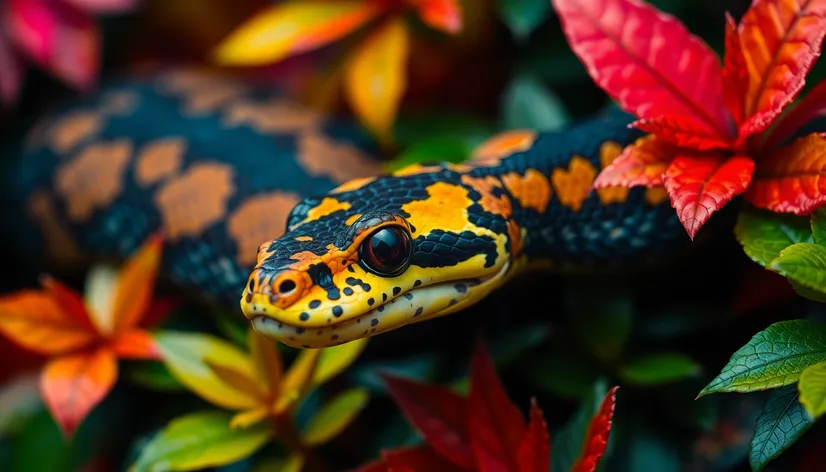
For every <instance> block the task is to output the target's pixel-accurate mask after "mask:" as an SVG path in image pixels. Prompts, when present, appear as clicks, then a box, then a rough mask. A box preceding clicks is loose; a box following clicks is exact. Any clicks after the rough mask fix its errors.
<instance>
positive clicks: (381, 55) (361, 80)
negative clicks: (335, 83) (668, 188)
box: [344, 17, 410, 142]
mask: <svg viewBox="0 0 826 472" xmlns="http://www.w3.org/2000/svg"><path fill="white" fill-rule="evenodd" d="M409 42H410V38H409V33H408V31H407V27H406V26H405V24H404V19H403V18H400V17H399V18H394V19H392V20H389V21H388V22H387V24H386V25H384V26H383V27H381V28H379V29H378V30H377V31H376V32H374V33H373V35H372V36H370V37H369V38H367V39H366V40H365V41H364V42H363V43H362V44H361V45H359V46H358V48H357V49H356V51H354V52H353V53H351V56H350V58H349V59H348V61H347V63H346V64H345V66H344V67H345V69H344V86H345V90H346V95H347V98H348V100H349V102H350V105H351V106H352V107H353V109H354V111H355V112H356V114H357V115H358V116H359V119H360V120H361V121H362V122H363V123H364V124H365V126H367V128H369V129H370V131H372V132H373V133H374V134H375V135H376V136H377V137H378V138H379V139H381V140H383V141H384V142H388V141H389V140H390V130H391V126H392V125H393V122H394V121H395V120H396V113H397V112H398V109H399V103H400V102H401V98H402V95H403V94H404V91H405V89H406V88H407V57H408V52H409V51H408V49H409V46H410V45H409Z"/></svg>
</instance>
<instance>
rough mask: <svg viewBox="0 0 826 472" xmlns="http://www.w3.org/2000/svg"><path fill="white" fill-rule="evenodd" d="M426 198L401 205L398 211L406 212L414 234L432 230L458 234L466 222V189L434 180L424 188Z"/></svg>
mask: <svg viewBox="0 0 826 472" xmlns="http://www.w3.org/2000/svg"><path fill="white" fill-rule="evenodd" d="M425 190H426V191H427V194H428V198H426V199H424V200H414V201H412V202H409V203H405V204H404V205H402V207H401V210H402V211H403V212H405V213H407V214H409V215H410V217H409V218H407V221H408V222H409V223H410V225H411V226H413V227H414V228H416V234H422V233H428V232H429V231H430V230H432V229H440V230H442V231H445V232H455V233H461V232H462V231H464V230H465V229H467V228H468V225H469V224H470V223H469V222H468V220H467V208H468V207H469V206H470V204H471V203H472V202H471V200H470V198H468V190H467V189H466V188H464V187H461V186H459V185H454V184H449V183H447V182H436V183H434V184H431V185H429V186H427V188H426V189H425Z"/></svg>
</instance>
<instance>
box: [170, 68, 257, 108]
mask: <svg viewBox="0 0 826 472" xmlns="http://www.w3.org/2000/svg"><path fill="white" fill-rule="evenodd" d="M158 88H159V89H160V90H161V92H162V93H167V94H173V95H179V96H180V97H181V98H183V102H184V105H183V112H184V114H194V115H200V114H205V113H210V112H213V111H215V110H217V109H219V108H221V107H223V106H224V105H227V104H228V103H231V102H232V101H234V100H235V99H237V98H239V97H241V96H242V95H244V94H245V93H246V92H247V91H248V89H247V87H245V86H244V85H242V84H241V83H240V82H238V81H235V80H232V79H231V78H230V77H222V76H220V75H218V74H210V73H205V72H199V71H196V70H186V69H184V70H178V71H174V72H170V73H168V74H166V75H164V76H163V77H161V78H160V79H159V80H158Z"/></svg>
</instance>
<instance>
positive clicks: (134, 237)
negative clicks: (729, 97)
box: [6, 71, 688, 348]
mask: <svg viewBox="0 0 826 472" xmlns="http://www.w3.org/2000/svg"><path fill="white" fill-rule="evenodd" d="M631 118H632V117H630V116H628V115H625V114H623V113H620V112H616V113H608V114H605V115H602V116H595V117H593V118H591V119H588V120H585V121H582V122H579V123H576V124H574V125H573V126H571V127H570V128H568V129H566V130H564V131H561V132H537V131H532V130H523V131H508V132H504V133H502V134H499V135H497V136H494V137H492V138H491V139H490V140H488V141H487V142H485V143H484V144H483V145H481V146H480V147H479V148H478V149H477V150H476V152H475V154H474V157H473V159H472V160H470V161H468V162H466V163H463V164H447V163H438V160H439V156H433V158H434V162H437V163H435V164H432V165H424V164H421V165H413V166H410V167H407V168H405V169H402V170H400V171H397V172H394V173H392V174H389V175H387V174H384V173H382V171H381V166H380V163H379V161H378V159H376V158H373V157H371V156H372V155H373V149H372V142H371V140H370V138H369V136H368V135H367V134H365V133H364V132H363V131H361V129H360V128H359V127H358V126H357V125H355V123H352V122H350V121H346V120H334V119H330V118H328V117H324V116H321V115H319V114H317V113H315V112H312V111H309V110H308V109H306V108H303V107H301V106H299V105H298V104H296V103H295V102H292V101H290V100H289V99H287V98H284V97H283V96H280V95H278V94H276V93H274V92H271V91H266V90H262V89H258V88H255V87H253V86H252V85H250V84H248V83H242V82H239V81H237V80H233V79H228V78H223V77H215V76H208V75H203V74H200V73H194V72H187V71H173V72H167V73H162V74H158V75H154V76H148V77H131V78H129V79H125V80H120V81H115V82H114V83H112V84H111V85H109V86H107V87H103V88H101V89H100V91H99V92H97V93H96V94H94V95H93V96H89V97H86V98H85V99H83V100H82V101H81V102H80V103H74V104H71V105H69V106H67V107H64V108H63V109H62V110H60V111H59V112H58V113H56V114H54V115H52V116H50V117H47V118H46V119H44V120H43V121H42V122H41V123H40V124H39V125H37V126H35V128H34V129H33V130H32V131H31V133H30V134H29V136H28V137H27V139H26V143H25V144H24V148H23V150H22V151H21V152H20V154H19V156H18V158H17V159H16V160H15V162H14V169H13V171H12V172H11V173H10V178H11V181H10V184H9V186H8V188H7V189H6V190H7V191H10V192H11V193H12V196H13V197H14V198H15V199H16V200H17V201H18V202H19V205H20V208H21V209H23V210H24V212H25V215H24V218H22V219H21V222H20V225H19V229H18V230H17V231H16V234H17V235H18V236H19V239H18V241H17V244H18V245H19V246H20V247H21V248H28V249H30V250H32V251H34V252H38V251H44V252H45V253H46V254H50V255H51V258H52V259H54V258H58V257H62V258H65V257H66V256H69V255H91V256H104V255H117V256H120V257H126V256H128V255H129V254H131V253H132V252H133V251H135V250H136V248H137V247H138V246H139V245H140V244H141V243H142V242H143V241H145V240H146V238H148V237H149V236H150V235H151V234H153V233H154V232H156V231H158V230H160V231H162V233H163V235H164V239H165V249H164V251H165V252H164V259H163V260H164V263H163V264H164V265H163V270H164V273H165V274H166V275H167V276H168V277H169V278H170V279H171V280H172V281H174V282H175V283H177V284H179V285H180V286H182V287H186V288H189V289H192V290H194V291H197V292H199V293H201V294H203V295H206V296H207V297H210V298H212V299H215V300H217V301H218V302H220V303H224V304H226V305H227V306H231V307H237V306H238V301H239V298H240V300H241V307H242V311H243V312H244V314H245V315H246V316H247V317H248V318H249V319H250V320H251V322H252V324H253V326H254V327H255V328H256V329H257V330H258V331H259V332H261V333H262V334H264V335H266V336H268V337H271V338H273V339H277V340H279V341H282V342H284V343H287V344H289V345H292V346H296V347H309V348H317V347H324V346H329V345H334V344H341V343H343V342H347V341H351V340H354V339H358V338H361V337H365V336H372V335H375V334H378V333H381V332H386V331H389V330H392V329H396V328H398V327H401V326H404V325H406V324H409V323H412V322H418V321H421V320H426V319H431V318H434V317H437V316H443V315H446V314H448V313H452V312H455V311H457V310H460V309H462V308H464V307H466V306H468V305H470V304H473V303H476V302H478V301H479V300H482V299H483V298H484V297H485V296H486V295H487V294H488V293H490V292H491V291H492V290H494V289H496V288H498V287H500V286H502V285H503V284H504V283H505V282H506V281H507V280H509V279H510V278H511V277H512V276H513V275H514V274H516V273H519V272H521V271H522V270H523V269H525V268H529V267H531V266H537V267H539V266H546V267H568V266H576V267H603V266H611V265H614V266H616V265H619V266H624V265H628V264H633V263H635V262H638V261H641V260H644V259H645V258H647V257H649V256H653V255H658V254H662V253H667V252H668V251H670V250H672V249H673V248H674V247H676V246H679V245H683V244H685V243H686V242H687V241H688V237H687V236H686V235H685V232H684V230H683V229H682V227H681V225H680V224H679V221H678V220H677V218H676V216H675V215H674V210H673V209H672V208H671V206H670V204H669V202H668V199H667V198H665V195H664V194H663V193H662V191H661V190H659V189H645V188H635V189H630V190H629V189H620V188H610V189H602V190H592V189H591V184H592V182H593V179H594V178H595V177H596V175H597V173H598V172H599V170H600V169H602V168H603V167H604V166H605V165H607V164H608V163H610V162H611V160H613V158H615V157H616V156H617V155H618V154H619V153H620V151H621V149H622V148H623V147H624V146H625V145H626V144H629V143H631V142H633V141H634V140H635V139H638V138H639V137H640V136H641V135H640V133H639V132H638V131H636V130H633V129H629V128H628V126H627V125H628V123H630V122H631ZM236 309H237V308H236Z"/></svg>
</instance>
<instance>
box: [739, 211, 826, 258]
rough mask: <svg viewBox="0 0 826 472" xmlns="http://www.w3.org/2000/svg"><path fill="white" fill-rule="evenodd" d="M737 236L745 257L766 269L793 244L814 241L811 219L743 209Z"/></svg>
mask: <svg viewBox="0 0 826 472" xmlns="http://www.w3.org/2000/svg"><path fill="white" fill-rule="evenodd" d="M734 235H735V236H736V237H737V240H738V241H739V242H740V244H741V245H742V246H743V251H744V252H745V253H746V255H747V256H749V257H750V258H751V259H752V260H753V261H755V262H757V263H758V264H760V265H761V266H763V267H765V266H766V265H768V264H769V262H771V261H772V260H773V259H774V258H776V257H777V256H779V255H780V251H782V250H783V249H786V248H787V247H789V246H791V245H792V244H795V243H802V242H812V241H813V238H812V229H811V226H810V224H809V220H808V218H806V217H801V216H794V215H781V214H778V213H773V212H770V211H765V210H757V209H756V208H754V207H744V208H743V210H742V211H741V212H740V215H739V216H738V218H737V224H736V225H735V227H734Z"/></svg>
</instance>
